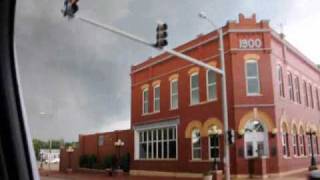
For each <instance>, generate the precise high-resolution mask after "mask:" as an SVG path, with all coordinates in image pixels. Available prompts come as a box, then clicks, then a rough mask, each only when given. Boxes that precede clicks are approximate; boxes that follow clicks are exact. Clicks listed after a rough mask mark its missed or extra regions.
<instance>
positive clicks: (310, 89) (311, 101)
mask: <svg viewBox="0 0 320 180" xmlns="http://www.w3.org/2000/svg"><path fill="white" fill-rule="evenodd" d="M309 92H310V106H311V108H312V109H313V108H314V102H313V89H312V85H311V84H309Z"/></svg>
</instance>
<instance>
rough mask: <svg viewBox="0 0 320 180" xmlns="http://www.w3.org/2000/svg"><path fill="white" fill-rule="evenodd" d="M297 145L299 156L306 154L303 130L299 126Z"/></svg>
mask: <svg viewBox="0 0 320 180" xmlns="http://www.w3.org/2000/svg"><path fill="white" fill-rule="evenodd" d="M299 147H300V156H303V155H304V156H306V155H307V152H306V142H305V139H304V131H303V128H302V127H300V135H299Z"/></svg>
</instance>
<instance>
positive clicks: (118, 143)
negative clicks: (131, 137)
mask: <svg viewBox="0 0 320 180" xmlns="http://www.w3.org/2000/svg"><path fill="white" fill-rule="evenodd" d="M114 146H115V147H116V148H117V149H118V169H120V148H121V147H122V146H124V142H123V141H122V140H121V139H118V140H117V141H116V142H114Z"/></svg>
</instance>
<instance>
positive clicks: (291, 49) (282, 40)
mask: <svg viewBox="0 0 320 180" xmlns="http://www.w3.org/2000/svg"><path fill="white" fill-rule="evenodd" d="M271 35H272V37H274V38H275V39H276V40H278V41H279V42H281V43H282V44H283V45H285V47H286V48H288V49H289V50H290V51H291V52H293V53H294V54H295V55H296V56H298V57H299V60H301V59H302V61H303V62H304V63H306V64H307V65H308V66H309V67H311V68H312V69H313V70H315V71H316V72H317V73H318V74H319V75H320V70H319V68H318V67H317V65H316V64H315V63H313V61H311V60H310V59H309V58H308V57H307V56H305V55H304V54H302V53H301V52H300V51H299V50H298V49H297V48H295V47H294V46H293V45H291V44H290V43H289V42H288V41H287V40H285V39H284V38H281V36H280V35H279V34H278V33H277V32H276V31H274V30H272V31H271Z"/></svg>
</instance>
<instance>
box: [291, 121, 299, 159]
mask: <svg viewBox="0 0 320 180" xmlns="http://www.w3.org/2000/svg"><path fill="white" fill-rule="evenodd" d="M298 142H299V137H298V131H297V127H296V126H295V125H294V126H293V129H292V146H293V155H294V156H298V155H299V154H300V152H299V146H298Z"/></svg>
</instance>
